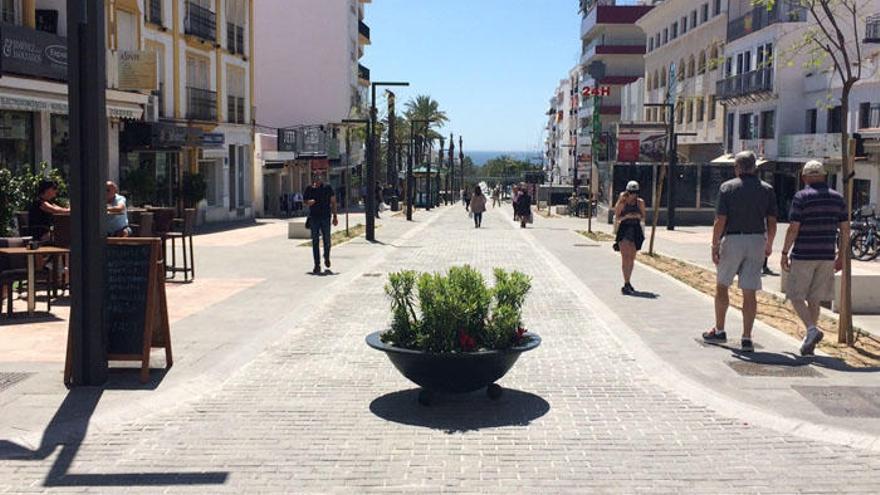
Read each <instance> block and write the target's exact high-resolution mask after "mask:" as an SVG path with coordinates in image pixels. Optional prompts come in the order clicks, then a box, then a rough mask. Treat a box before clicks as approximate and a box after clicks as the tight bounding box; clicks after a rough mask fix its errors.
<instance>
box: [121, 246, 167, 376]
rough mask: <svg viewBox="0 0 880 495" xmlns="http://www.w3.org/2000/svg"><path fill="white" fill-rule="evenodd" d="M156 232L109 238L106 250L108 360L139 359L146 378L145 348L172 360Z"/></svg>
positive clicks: (160, 248)
mask: <svg viewBox="0 0 880 495" xmlns="http://www.w3.org/2000/svg"><path fill="white" fill-rule="evenodd" d="M161 251H162V241H161V240H160V239H158V238H127V239H118V238H117V239H108V240H107V251H106V255H105V267H106V268H105V270H106V272H105V273H106V279H105V285H104V327H105V328H106V329H107V358H108V360H110V361H140V362H141V381H142V382H144V383H146V382H147V381H149V379H150V351H151V349H152V348H154V347H161V348H164V349H165V368H166V369H168V368H170V367H171V365H172V364H173V359H172V357H171V332H170V329H169V325H168V303H167V301H166V298H165V263H164V260H162V258H161V257H160V252H161Z"/></svg>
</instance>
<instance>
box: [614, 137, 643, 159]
mask: <svg viewBox="0 0 880 495" xmlns="http://www.w3.org/2000/svg"><path fill="white" fill-rule="evenodd" d="M640 144H641V141H640V140H639V135H638V134H636V135H635V139H623V135H621V136H620V139H618V140H617V161H619V162H637V161H639V146H640Z"/></svg>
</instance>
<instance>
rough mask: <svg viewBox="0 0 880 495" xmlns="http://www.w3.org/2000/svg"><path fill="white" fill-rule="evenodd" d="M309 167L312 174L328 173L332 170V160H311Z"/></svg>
mask: <svg viewBox="0 0 880 495" xmlns="http://www.w3.org/2000/svg"><path fill="white" fill-rule="evenodd" d="M309 166H310V167H311V169H312V172H326V171H328V170H330V160H327V159H326V158H322V159H316V160H309Z"/></svg>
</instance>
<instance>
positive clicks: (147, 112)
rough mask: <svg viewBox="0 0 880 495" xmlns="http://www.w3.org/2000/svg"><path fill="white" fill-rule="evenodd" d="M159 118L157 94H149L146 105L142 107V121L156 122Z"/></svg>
mask: <svg viewBox="0 0 880 495" xmlns="http://www.w3.org/2000/svg"><path fill="white" fill-rule="evenodd" d="M158 120H159V95H150V96H149V97H148V99H147V106H146V108H145V109H144V121H146V122H157V121H158Z"/></svg>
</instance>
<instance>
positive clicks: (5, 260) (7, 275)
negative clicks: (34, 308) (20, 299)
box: [0, 237, 52, 318]
mask: <svg viewBox="0 0 880 495" xmlns="http://www.w3.org/2000/svg"><path fill="white" fill-rule="evenodd" d="M26 244H27V242H26V241H25V239H24V238H20V237H3V238H0V248H15V247H25V245H26ZM27 278H28V276H27V258H26V257H24V256H3V255H0V293H3V292H5V293H6V298H5V299H6V316H7V317H8V318H12V293H13V290H12V287H13V285H14V284H15V283H16V282H18V283H19V288H21V287H22V286H23V285H24V283H25V282H26V281H27ZM34 289H35V290H36V288H34ZM49 290H50V289H49V285H48V284H47V286H46V310H47V311H52V298H51V296H50V293H49ZM2 313H3V298H0V314H2Z"/></svg>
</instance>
